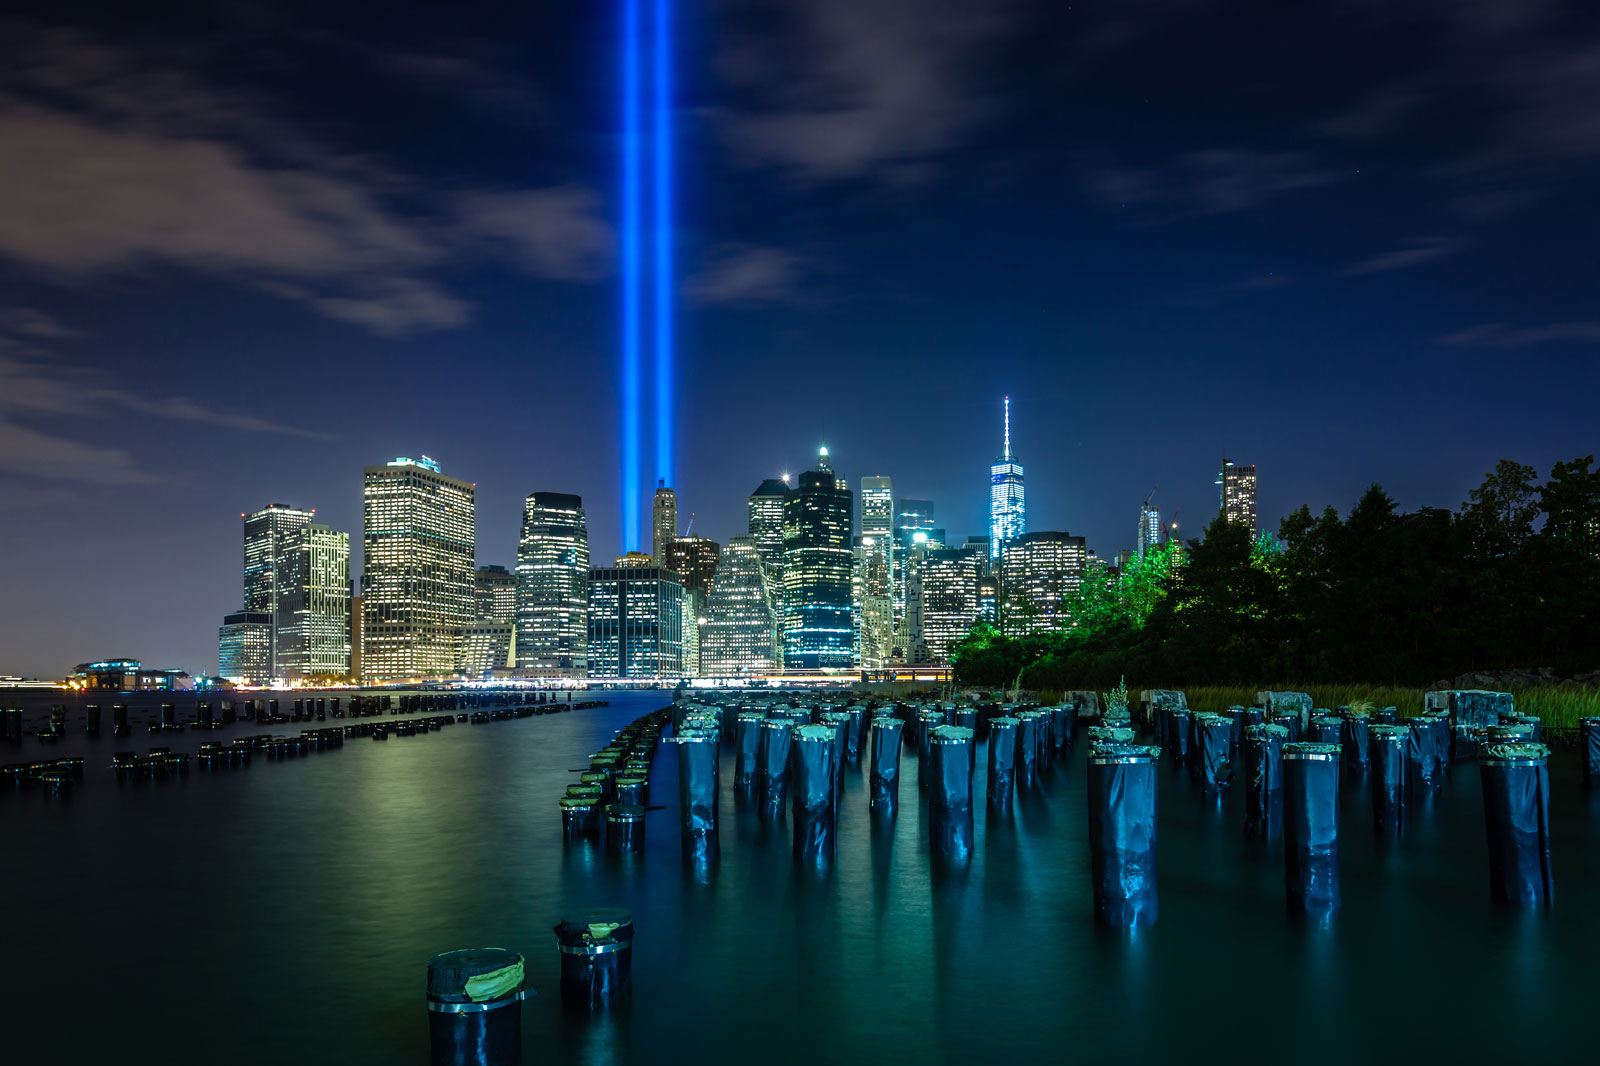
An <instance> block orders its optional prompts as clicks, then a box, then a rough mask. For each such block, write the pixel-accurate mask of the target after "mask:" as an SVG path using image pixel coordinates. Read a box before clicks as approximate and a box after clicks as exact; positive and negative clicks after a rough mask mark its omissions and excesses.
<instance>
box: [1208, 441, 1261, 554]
mask: <svg viewBox="0 0 1600 1066" xmlns="http://www.w3.org/2000/svg"><path fill="white" fill-rule="evenodd" d="M1217 484H1218V485H1221V486H1222V517H1223V519H1224V520H1225V521H1227V522H1236V523H1238V524H1240V525H1242V526H1245V527H1246V528H1248V529H1249V530H1250V537H1251V539H1254V538H1255V535H1256V468H1255V464H1254V463H1252V464H1250V465H1249V466H1240V465H1239V464H1237V463H1235V462H1234V461H1233V460H1232V459H1224V460H1222V470H1221V471H1220V472H1219V473H1218V474H1217Z"/></svg>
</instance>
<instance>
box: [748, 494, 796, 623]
mask: <svg viewBox="0 0 1600 1066" xmlns="http://www.w3.org/2000/svg"><path fill="white" fill-rule="evenodd" d="M788 494H789V475H787V474H785V475H784V476H783V477H782V478H775V477H769V478H767V479H766V480H765V481H763V482H762V483H761V484H760V485H758V486H757V487H756V491H754V492H752V493H751V494H750V524H749V527H748V528H749V532H750V536H751V538H752V539H754V540H755V542H756V547H757V548H758V549H760V551H761V561H762V562H764V563H766V564H767V579H768V580H769V581H770V582H771V587H772V608H773V610H775V611H777V612H778V614H779V616H780V617H781V616H782V614H783V501H784V498H785V497H786V496H787V495H788Z"/></svg>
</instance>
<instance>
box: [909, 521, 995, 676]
mask: <svg viewBox="0 0 1600 1066" xmlns="http://www.w3.org/2000/svg"><path fill="white" fill-rule="evenodd" d="M982 576H983V557H982V556H981V555H980V554H978V553H977V552H973V551H969V550H967V549H965V548H955V549H939V550H936V551H930V552H928V553H927V556H926V558H924V559H923V560H922V565H921V567H920V568H919V571H918V573H917V583H918V585H919V586H920V589H921V598H922V618H921V622H922V644H923V645H924V646H925V647H926V648H927V656H928V661H930V662H934V663H946V662H949V661H950V649H951V648H953V647H954V646H955V644H956V642H957V641H959V640H960V639H961V638H962V637H964V636H966V635H967V630H969V629H971V628H972V624H973V623H974V622H976V621H977V620H978V612H979V602H978V583H979V581H980V580H981V578H982Z"/></svg>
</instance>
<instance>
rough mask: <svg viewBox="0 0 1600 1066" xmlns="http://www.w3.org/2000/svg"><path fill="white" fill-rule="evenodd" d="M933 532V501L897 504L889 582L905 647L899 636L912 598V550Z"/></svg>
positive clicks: (897, 628)
mask: <svg viewBox="0 0 1600 1066" xmlns="http://www.w3.org/2000/svg"><path fill="white" fill-rule="evenodd" d="M932 529H933V501H932V500H901V501H900V502H899V504H897V505H896V511H895V516H894V547H893V549H892V551H893V555H892V557H891V559H890V560H889V561H890V564H891V567H890V571H889V583H890V595H891V596H892V597H893V599H894V625H895V632H896V634H897V636H896V638H895V639H896V642H897V643H901V644H903V641H901V638H900V637H899V636H898V634H899V633H900V632H901V631H902V629H903V626H904V623H905V617H906V605H907V602H908V599H909V597H908V595H907V592H906V585H907V583H908V582H909V581H910V580H911V573H910V570H909V567H908V566H907V563H908V560H909V559H910V553H911V547H912V544H913V542H914V540H915V538H916V535H917V534H918V533H919V532H920V533H922V534H923V539H924V540H926V539H927V534H928V533H929V531H931V530H932Z"/></svg>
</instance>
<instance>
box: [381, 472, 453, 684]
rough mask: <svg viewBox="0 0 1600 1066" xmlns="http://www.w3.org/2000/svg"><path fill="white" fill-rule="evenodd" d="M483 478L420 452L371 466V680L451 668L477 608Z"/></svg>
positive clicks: (442, 672)
mask: <svg viewBox="0 0 1600 1066" xmlns="http://www.w3.org/2000/svg"><path fill="white" fill-rule="evenodd" d="M476 493H477V489H476V487H475V486H474V485H473V484H472V483H471V482H470V481H462V480H460V479H458V478H453V477H447V476H446V475H445V474H444V473H442V472H441V471H440V469H439V464H438V463H436V462H434V461H433V460H432V459H429V458H428V457H427V456H425V455H424V456H422V457H421V458H420V459H406V458H400V459H396V460H394V461H393V462H390V463H388V464H387V465H385V466H369V467H367V468H366V469H365V471H364V485H363V489H362V541H361V546H362V567H361V571H362V572H361V600H362V604H361V606H362V656H361V658H362V669H363V671H364V674H365V676H366V677H367V678H368V679H369V680H374V681H383V680H400V679H404V678H425V677H446V676H450V675H453V674H454V673H455V672H456V670H457V666H458V663H459V655H458V654H457V652H458V648H459V646H460V643H461V629H462V627H463V626H465V625H466V624H467V623H469V622H471V621H472V620H473V614H474V612H475V588H474V575H475V573H476V565H475V563H476V560H475V559H474V553H475V551H476V542H477V514H476Z"/></svg>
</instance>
